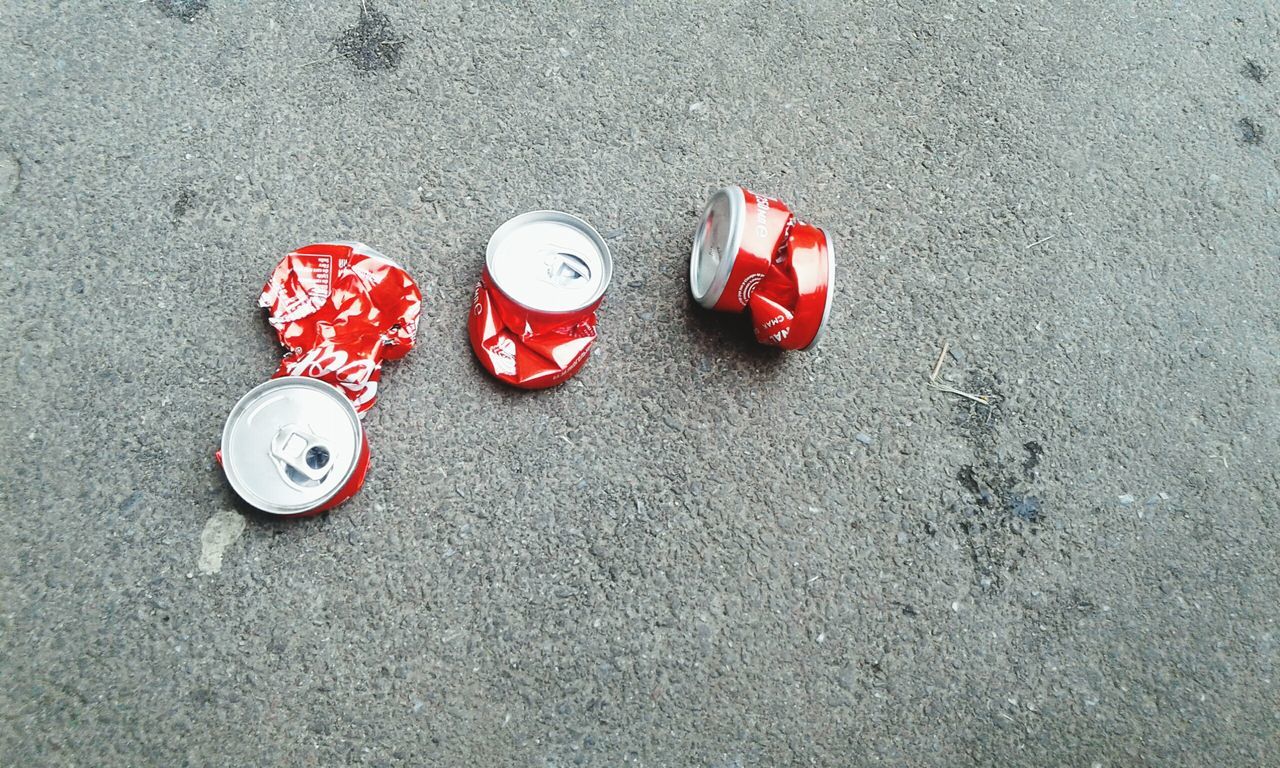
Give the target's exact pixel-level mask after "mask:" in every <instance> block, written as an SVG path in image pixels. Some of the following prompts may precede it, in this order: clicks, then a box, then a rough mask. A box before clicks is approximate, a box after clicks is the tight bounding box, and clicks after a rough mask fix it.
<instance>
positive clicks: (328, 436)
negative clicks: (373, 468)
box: [217, 376, 369, 517]
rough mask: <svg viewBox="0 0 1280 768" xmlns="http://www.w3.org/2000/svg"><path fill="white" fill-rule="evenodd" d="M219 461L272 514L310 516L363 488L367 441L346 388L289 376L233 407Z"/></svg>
mask: <svg viewBox="0 0 1280 768" xmlns="http://www.w3.org/2000/svg"><path fill="white" fill-rule="evenodd" d="M217 458H218V462H219V463H220V464H221V465H222V469H223V471H224V472H225V473H226V475H227V481H228V482H229V483H230V484H231V487H232V488H233V489H234V490H235V492H236V493H237V494H239V495H240V498H242V499H244V500H245V501H247V502H248V503H249V504H251V505H253V506H254V507H256V508H258V509H260V510H262V511H263V512H266V513H268V514H271V515H280V516H284V517H304V516H308V515H314V514H318V513H320V512H324V511H325V510H329V509H332V508H334V507H336V506H338V505H339V504H341V503H342V502H344V501H346V500H347V499H349V498H351V497H352V496H354V495H355V493H356V491H358V490H360V486H361V484H362V483H363V482H364V478H365V473H366V472H367V471H368V469H369V441H368V439H367V438H366V437H365V432H364V427H363V425H362V424H361V423H360V417H359V415H358V414H357V413H356V409H355V406H354V405H352V403H351V401H350V400H349V399H348V397H347V396H346V395H345V394H344V393H342V392H340V391H339V390H338V389H336V388H335V387H333V386H332V385H330V384H327V383H325V382H323V381H320V380H318V379H312V378H306V377H301V376H285V377H281V378H275V379H271V380H270V381H267V382H265V383H263V384H259V385H258V386H257V387H254V388H253V389H251V390H249V393H248V394H246V395H245V396H244V397H242V398H240V401H239V402H238V403H236V404H235V407H233V408H232V409H231V413H230V414H229V415H228V416H227V423H226V425H225V426H224V427H223V429H222V447H221V450H219V451H218V453H217Z"/></svg>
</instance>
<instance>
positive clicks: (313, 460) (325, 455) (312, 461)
mask: <svg viewBox="0 0 1280 768" xmlns="http://www.w3.org/2000/svg"><path fill="white" fill-rule="evenodd" d="M328 465H329V449H328V448H325V447H324V446H323V445H313V446H311V447H310V448H308V449H307V466H308V467H311V468H312V469H324V468H325V467H326V466H328Z"/></svg>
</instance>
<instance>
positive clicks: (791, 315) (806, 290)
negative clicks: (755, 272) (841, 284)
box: [749, 221, 835, 349]
mask: <svg viewBox="0 0 1280 768" xmlns="http://www.w3.org/2000/svg"><path fill="white" fill-rule="evenodd" d="M834 268H835V253H834V251H833V249H832V246H831V239H830V238H829V237H828V236H827V233H826V232H825V231H824V230H822V229H820V228H818V227H815V226H813V225H812V224H805V223H804V222H799V221H797V222H795V224H794V226H792V228H791V231H790V232H788V234H787V242H786V247H785V248H783V249H781V250H780V251H779V252H778V256H777V258H775V259H774V263H773V264H772V265H771V266H770V268H769V271H768V273H767V274H766V275H765V278H764V279H763V280H762V281H761V282H760V285H759V286H758V287H757V288H756V290H755V292H754V293H753V294H752V296H751V300H750V304H749V309H750V311H751V322H752V326H753V327H754V329H755V334H756V341H759V342H760V343H761V344H767V345H770V346H776V347H782V348H784V349H808V348H809V347H811V346H813V345H814V344H815V343H817V341H818V338H819V337H820V335H821V333H822V330H823V328H824V327H825V326H826V323H827V317H828V315H829V313H830V311H831V298H832V282H833V279H834Z"/></svg>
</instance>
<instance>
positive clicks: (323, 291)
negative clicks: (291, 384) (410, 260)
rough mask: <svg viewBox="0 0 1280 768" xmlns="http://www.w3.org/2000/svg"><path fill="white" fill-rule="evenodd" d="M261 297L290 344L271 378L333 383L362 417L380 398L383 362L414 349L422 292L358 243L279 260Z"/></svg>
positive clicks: (324, 246)
mask: <svg viewBox="0 0 1280 768" xmlns="http://www.w3.org/2000/svg"><path fill="white" fill-rule="evenodd" d="M258 303H259V305H261V306H263V307H265V308H266V309H267V310H268V312H269V313H270V317H269V320H270V322H271V325H272V327H273V328H275V329H276V335H277V336H278V338H279V339H280V343H281V344H283V345H284V346H285V347H286V348H287V349H288V351H287V352H286V353H285V356H284V359H283V360H281V361H280V367H279V368H278V369H277V370H276V372H275V374H274V376H273V378H275V377H279V376H309V377H311V378H316V379H320V380H321V381H325V382H328V383H329V384H332V385H334V386H336V387H337V388H338V389H339V390H340V391H341V392H342V393H343V394H345V395H346V396H347V397H348V398H349V399H350V400H351V403H352V404H353V405H354V406H355V408H356V411H357V412H358V413H359V414H360V415H361V416H363V415H364V413H365V411H367V410H369V409H370V408H371V407H373V403H374V401H375V400H376V398H377V393H378V382H379V381H380V380H381V378H382V362H383V361H384V360H394V359H397V358H400V357H404V356H405V355H406V354H408V353H409V350H411V349H413V345H414V336H415V335H416V334H417V330H418V317H419V314H420V313H421V311H422V293H421V291H420V290H419V289H418V285H417V283H415V282H414V280H413V278H412V277H410V276H409V274H408V273H407V272H405V271H404V270H403V269H401V268H400V266H399V265H397V264H396V263H394V262H393V261H391V260H390V259H388V258H386V257H385V256H383V255H382V254H380V253H378V252H377V251H374V250H373V249H371V248H369V247H367V246H365V245H363V244H361V243H315V244H312V245H308V246H306V247H304V248H299V249H297V250H296V251H294V252H292V253H290V254H289V255H288V256H285V257H284V259H282V260H281V261H280V263H279V264H277V265H276V267H275V270H274V271H273V272H272V273H271V277H270V278H269V279H268V280H267V283H266V285H264V286H263V288H262V295H261V297H259V299H258Z"/></svg>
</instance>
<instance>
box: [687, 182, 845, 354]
mask: <svg viewBox="0 0 1280 768" xmlns="http://www.w3.org/2000/svg"><path fill="white" fill-rule="evenodd" d="M834 286H835V249H834V247H833V245H832V242H831V237H830V235H828V234H827V232H826V230H823V229H821V228H820V227H815V226H813V225H812V224H808V223H805V222H803V221H801V220H800V219H798V218H796V216H795V215H794V214H793V213H792V212H791V209H790V208H789V207H788V206H787V205H786V204H785V203H783V202H781V201H779V200H775V199H773V198H770V197H765V196H764V195H759V194H756V193H754V192H751V191H750V190H746V189H743V188H742V187H726V188H724V189H721V190H719V191H717V192H716V193H715V194H713V195H712V196H711V200H710V201H709V202H708V203H707V207H706V210H705V211H704V212H703V215H702V220H701V222H700V223H699V224H698V229H697V231H696V232H695V234H694V238H693V251H692V254H691V256H690V259H689V290H690V292H691V293H692V294H693V298H694V300H695V301H697V302H698V303H699V304H701V305H702V306H703V307H706V308H708V309H714V310H718V311H721V312H743V311H749V313H750V315H751V324H752V327H753V329H754V331H755V336H756V340H757V341H759V342H760V343H761V344H765V345H768V346H775V347H782V348H783V349H809V348H810V347H812V346H813V345H814V344H816V343H817V342H818V339H820V338H821V337H822V333H823V331H824V330H825V328H826V326H827V322H828V320H829V319H830V316H831V300H832V297H833V295H834V290H835V288H834Z"/></svg>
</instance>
